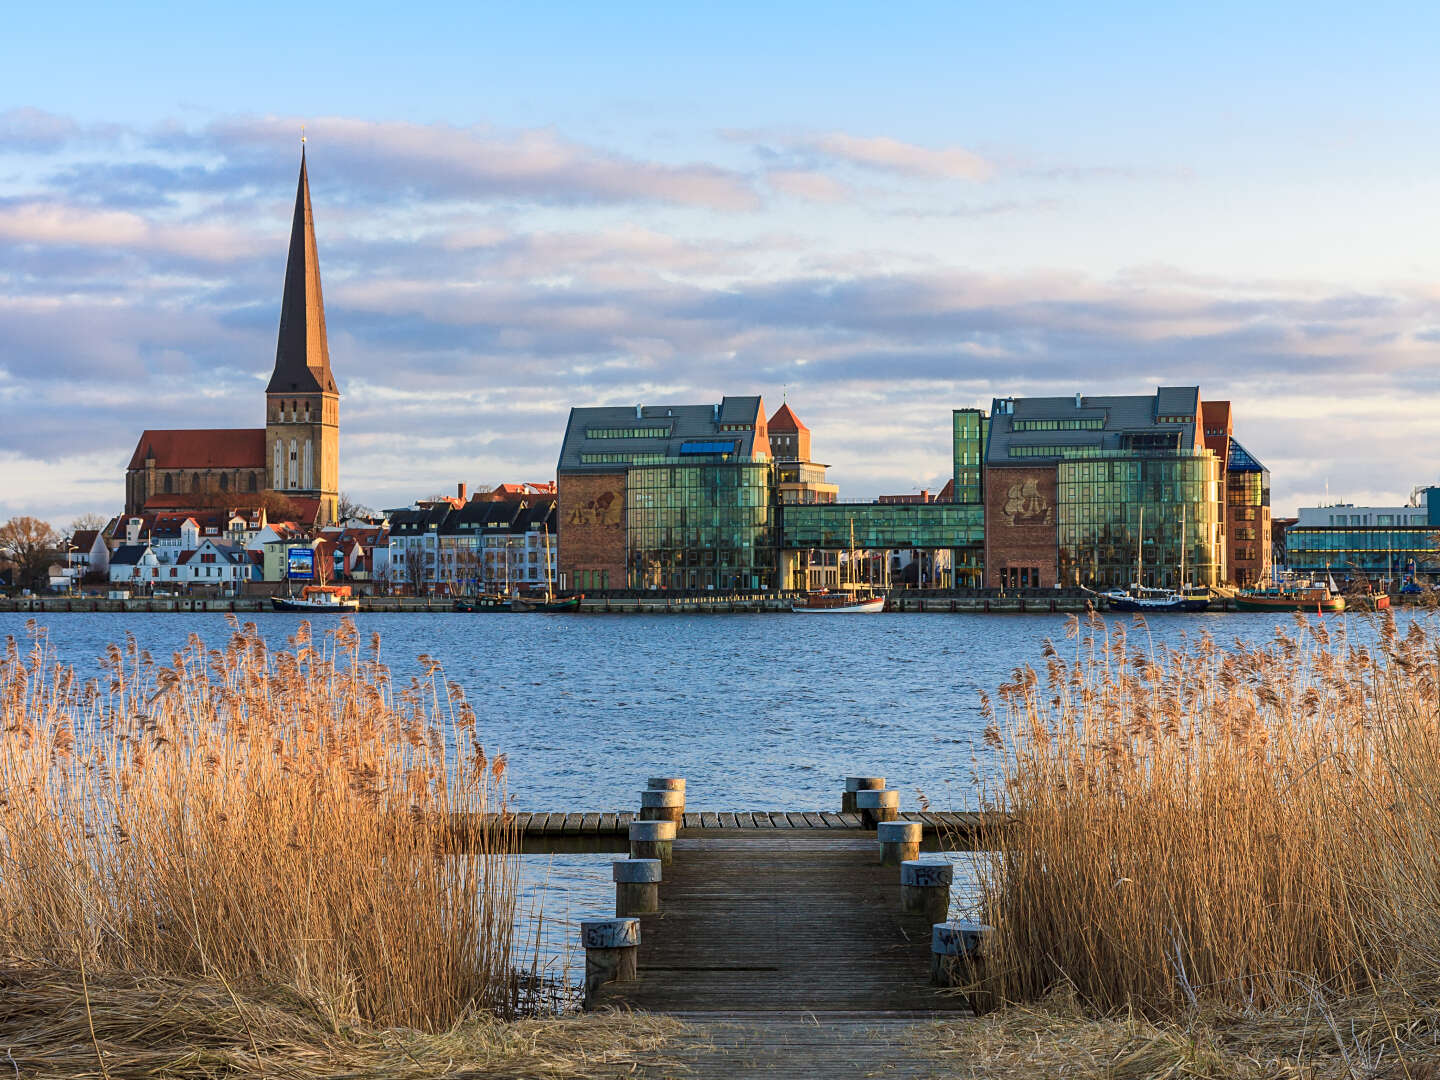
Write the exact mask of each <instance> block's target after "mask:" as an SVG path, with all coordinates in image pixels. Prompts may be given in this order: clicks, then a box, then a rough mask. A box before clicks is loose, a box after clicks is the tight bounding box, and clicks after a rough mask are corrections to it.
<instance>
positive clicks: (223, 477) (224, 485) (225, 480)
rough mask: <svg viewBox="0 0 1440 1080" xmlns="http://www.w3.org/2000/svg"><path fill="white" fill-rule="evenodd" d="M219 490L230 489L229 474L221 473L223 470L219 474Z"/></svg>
mask: <svg viewBox="0 0 1440 1080" xmlns="http://www.w3.org/2000/svg"><path fill="white" fill-rule="evenodd" d="M220 490H221V491H229V490H230V474H229V473H223V472H222V473H221V474H220Z"/></svg>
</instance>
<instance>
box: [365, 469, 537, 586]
mask: <svg viewBox="0 0 1440 1080" xmlns="http://www.w3.org/2000/svg"><path fill="white" fill-rule="evenodd" d="M460 490H461V495H462V496H463V494H464V486H463V485H462V486H461V489H460ZM555 506H556V497H555V496H554V495H549V496H545V497H540V498H536V497H533V496H532V497H527V498H523V499H516V498H506V499H499V500H496V499H492V498H491V493H490V492H478V493H477V494H476V495H475V497H474V498H472V499H470V500H468V501H466V502H461V501H460V499H459V498H452V497H449V496H447V497H445V498H442V499H432V500H425V501H424V502H423V503H421V504H420V505H418V506H416V507H415V508H413V509H406V510H395V511H392V512H391V515H390V531H389V539H388V552H387V555H386V563H387V565H388V566H389V568H390V570H389V573H390V581H391V584H392V587H398V588H401V589H403V590H405V591H407V592H410V593H412V594H413V595H417V596H419V595H445V596H454V595H461V594H473V593H481V592H488V593H502V592H503V593H514V592H528V591H534V590H537V589H543V588H544V587H545V583H546V580H547V569H546V559H547V557H548V559H549V580H550V581H551V582H554V581H556V580H557V577H556V575H557V573H558V558H557V546H556V537H555V528H556V513H555Z"/></svg>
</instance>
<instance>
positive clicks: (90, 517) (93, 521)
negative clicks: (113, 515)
mask: <svg viewBox="0 0 1440 1080" xmlns="http://www.w3.org/2000/svg"><path fill="white" fill-rule="evenodd" d="M109 524H110V519H109V518H107V517H106V516H105V515H103V514H93V513H92V514H81V515H80V516H79V517H77V518H76V519H75V520H74V521H72V522H71V523H70V532H69V533H68V535H70V536H74V535H75V534H76V533H77V532H84V531H85V530H86V529H94V530H95V531H96V532H99V531H100V530H101V529H103V528H105V526H106V525H109Z"/></svg>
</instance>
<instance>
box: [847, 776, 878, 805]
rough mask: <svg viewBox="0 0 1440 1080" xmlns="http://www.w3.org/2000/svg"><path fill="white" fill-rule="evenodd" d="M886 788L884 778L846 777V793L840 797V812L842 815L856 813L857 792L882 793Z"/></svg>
mask: <svg viewBox="0 0 1440 1080" xmlns="http://www.w3.org/2000/svg"><path fill="white" fill-rule="evenodd" d="M884 787H885V778H884V777H883V776H847V777H845V793H844V794H843V795H841V796H840V812H841V813H842V814H853V813H855V793H856V792H857V791H880V790H881V789H882V788H884Z"/></svg>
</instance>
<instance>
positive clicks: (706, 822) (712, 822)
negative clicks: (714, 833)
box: [700, 813, 720, 829]
mask: <svg viewBox="0 0 1440 1080" xmlns="http://www.w3.org/2000/svg"><path fill="white" fill-rule="evenodd" d="M700 827H701V828H704V829H718V828H719V827H720V817H719V815H717V814H710V813H704V814H701V815H700Z"/></svg>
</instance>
